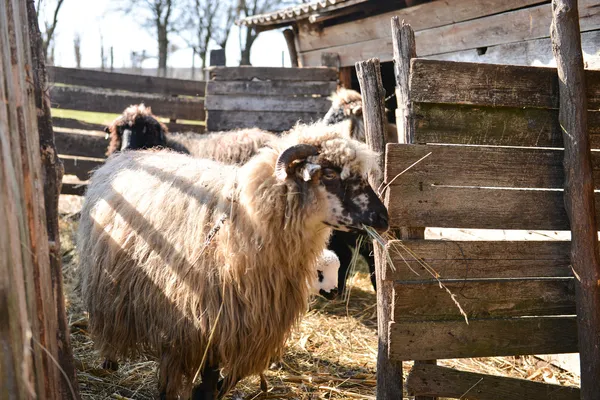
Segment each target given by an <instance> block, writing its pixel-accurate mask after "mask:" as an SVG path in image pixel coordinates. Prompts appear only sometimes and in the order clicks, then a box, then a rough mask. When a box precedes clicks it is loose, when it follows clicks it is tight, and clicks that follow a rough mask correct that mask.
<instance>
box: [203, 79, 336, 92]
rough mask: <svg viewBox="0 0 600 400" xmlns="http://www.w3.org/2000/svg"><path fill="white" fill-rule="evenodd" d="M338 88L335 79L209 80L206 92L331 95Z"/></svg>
mask: <svg viewBox="0 0 600 400" xmlns="http://www.w3.org/2000/svg"><path fill="white" fill-rule="evenodd" d="M336 88H337V83H336V82H335V81H330V82H312V81H229V82H227V81H209V82H208V84H207V87H206V93H207V96H210V95H215V94H227V95H235V94H244V95H253V96H272V95H278V96H281V95H294V96H295V95H298V96H302V95H305V96H312V95H321V96H329V95H330V94H331V93H332V92H335V90H336Z"/></svg>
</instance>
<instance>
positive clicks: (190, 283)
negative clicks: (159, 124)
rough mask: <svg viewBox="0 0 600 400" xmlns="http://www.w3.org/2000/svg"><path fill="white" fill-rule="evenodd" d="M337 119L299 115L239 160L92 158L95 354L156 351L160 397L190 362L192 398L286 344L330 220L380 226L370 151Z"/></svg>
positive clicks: (89, 225)
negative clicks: (99, 161) (98, 163)
mask: <svg viewBox="0 0 600 400" xmlns="http://www.w3.org/2000/svg"><path fill="white" fill-rule="evenodd" d="M341 129H342V128H341V127H340V126H325V125H322V124H317V125H312V126H297V127H296V128H295V129H294V130H293V131H292V132H291V133H290V134H289V135H287V136H286V137H284V138H281V139H279V140H277V141H276V142H274V143H272V146H271V147H270V148H265V149H262V150H261V151H260V152H259V154H257V155H256V156H255V157H253V158H252V159H251V160H250V161H249V162H248V163H246V164H244V165H243V166H231V165H224V164H221V163H217V162H215V161H210V160H199V159H195V158H192V157H189V156H187V155H184V154H178V153H174V152H172V151H169V150H162V151H133V152H131V151H127V152H121V153H118V154H115V155H113V156H111V157H110V158H109V159H108V160H107V162H106V163H105V164H104V165H103V166H102V167H100V168H99V169H98V170H96V171H95V172H94V174H93V175H92V178H91V182H90V184H89V186H88V189H87V193H86V198H85V203H84V206H83V209H82V212H81V221H80V225H79V231H78V249H79V255H80V261H79V270H80V271H81V274H82V279H81V283H82V295H83V300H84V304H85V306H86V308H87V310H88V312H89V317H90V325H89V328H90V333H91V335H92V337H93V339H94V341H95V344H96V346H97V347H98V348H99V350H100V352H101V354H102V355H103V356H105V357H107V358H109V359H112V360H115V359H117V358H118V357H124V356H129V355H132V354H136V353H146V354H149V355H151V356H154V357H156V358H157V359H158V360H159V391H160V393H161V395H162V396H163V397H164V398H169V399H174V398H177V396H178V395H184V396H187V395H189V394H190V391H191V390H192V386H193V379H194V376H195V375H196V374H197V373H198V372H199V374H200V376H201V378H202V383H201V384H200V385H198V386H196V387H195V388H194V389H193V394H194V398H196V399H212V398H215V396H217V397H221V396H223V395H224V394H225V393H226V392H228V391H229V390H230V389H231V388H232V387H233V386H234V385H235V384H236V383H237V382H238V381H239V380H240V379H242V378H244V377H245V376H248V375H252V374H259V373H261V372H262V371H263V370H265V369H266V368H267V367H268V365H269V362H270V361H271V360H272V359H275V358H277V357H279V356H281V352H282V350H283V348H284V345H285V341H286V338H287V337H288V336H289V333H290V330H291V328H292V327H293V326H294V325H295V324H296V323H297V322H298V321H299V319H300V318H301V316H302V315H303V313H304V312H305V311H306V308H307V301H308V296H309V291H310V289H309V285H308V284H307V282H308V281H309V280H310V279H311V277H312V276H313V274H314V264H315V262H316V260H317V258H318V257H319V255H320V254H322V252H323V250H324V249H325V247H326V244H327V242H328V240H329V236H330V234H331V228H332V227H334V228H336V229H342V230H353V231H360V230H361V229H362V228H363V224H364V225H370V226H372V227H374V228H375V229H377V230H378V231H385V230H386V229H387V227H388V216H387V210H386V209H385V206H384V205H383V204H382V203H381V201H380V200H379V198H378V197H377V195H376V194H375V192H374V191H373V190H372V189H371V187H370V186H369V184H368V183H367V175H368V174H369V173H370V172H373V171H376V169H377V163H376V159H377V154H375V153H373V152H372V151H371V150H369V149H368V147H367V146H366V145H365V144H363V143H360V142H358V141H354V140H351V139H348V138H346V137H344V135H343V134H342V133H340V131H341ZM359 198H366V199H367V201H366V202H363V201H356V199H359ZM217 228H219V229H217ZM220 372H221V373H222V374H223V375H224V378H223V379H222V380H221V379H220Z"/></svg>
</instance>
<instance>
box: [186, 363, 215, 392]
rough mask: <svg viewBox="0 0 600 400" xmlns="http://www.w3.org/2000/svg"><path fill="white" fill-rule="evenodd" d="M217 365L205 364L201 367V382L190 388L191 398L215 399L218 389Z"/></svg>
mask: <svg viewBox="0 0 600 400" xmlns="http://www.w3.org/2000/svg"><path fill="white" fill-rule="evenodd" d="M220 375H221V374H220V371H219V367H218V366H215V365H205V366H204V368H203V369H202V374H201V377H202V382H201V383H200V384H199V385H196V386H194V389H192V400H215V399H217V398H218V391H219V377H220Z"/></svg>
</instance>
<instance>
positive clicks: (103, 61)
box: [100, 34, 106, 71]
mask: <svg viewBox="0 0 600 400" xmlns="http://www.w3.org/2000/svg"><path fill="white" fill-rule="evenodd" d="M105 69H106V54H105V50H104V36H102V34H100V70H101V71H104V70H105Z"/></svg>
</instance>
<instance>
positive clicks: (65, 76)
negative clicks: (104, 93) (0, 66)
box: [48, 67, 206, 97]
mask: <svg viewBox="0 0 600 400" xmlns="http://www.w3.org/2000/svg"><path fill="white" fill-rule="evenodd" d="M48 80H49V81H50V82H53V83H63V84H67V85H76V86H89V87H93V88H103V89H116V90H127V91H129V92H136V93H156V94H163V95H186V96H199V97H204V91H205V88H206V82H204V81H195V80H183V79H172V78H162V77H156V76H142V75H133V74H122V73H115V72H104V71H94V70H86V69H78V68H62V67H48Z"/></svg>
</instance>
